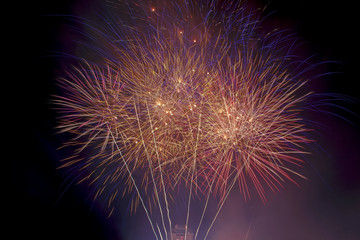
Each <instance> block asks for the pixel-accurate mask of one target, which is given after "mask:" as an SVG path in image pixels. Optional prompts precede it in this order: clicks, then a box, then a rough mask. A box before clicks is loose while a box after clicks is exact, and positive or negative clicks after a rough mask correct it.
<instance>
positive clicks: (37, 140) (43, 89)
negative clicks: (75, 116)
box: [3, 0, 360, 240]
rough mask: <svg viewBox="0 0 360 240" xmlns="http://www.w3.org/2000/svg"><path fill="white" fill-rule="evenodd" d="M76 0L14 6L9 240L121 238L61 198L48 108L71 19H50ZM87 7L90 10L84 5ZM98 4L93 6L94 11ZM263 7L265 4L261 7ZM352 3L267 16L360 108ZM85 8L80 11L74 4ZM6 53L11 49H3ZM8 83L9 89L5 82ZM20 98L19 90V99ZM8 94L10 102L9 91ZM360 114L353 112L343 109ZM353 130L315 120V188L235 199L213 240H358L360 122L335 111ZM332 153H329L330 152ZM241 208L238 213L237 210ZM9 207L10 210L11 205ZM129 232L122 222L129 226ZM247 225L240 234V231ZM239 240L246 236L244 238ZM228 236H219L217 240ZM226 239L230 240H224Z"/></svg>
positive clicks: (102, 219) (302, 5)
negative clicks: (57, 53) (289, 31)
mask: <svg viewBox="0 0 360 240" xmlns="http://www.w3.org/2000/svg"><path fill="white" fill-rule="evenodd" d="M74 2H75V1H69V0H63V1H42V0H40V1H35V2H34V1H31V2H26V3H23V4H20V3H19V5H20V6H14V9H19V8H21V10H20V11H17V12H18V13H19V14H18V15H20V16H18V17H19V18H21V20H20V21H15V20H12V22H13V23H12V25H13V29H12V31H11V32H13V36H15V39H16V43H15V42H14V43H15V44H14V45H15V47H14V48H15V50H16V51H15V52H16V56H15V62H14V64H12V65H15V66H16V69H15V70H12V71H13V76H16V77H15V80H13V79H10V81H12V83H11V85H13V86H12V88H11V90H10V93H9V95H11V96H12V98H14V99H16V101H13V103H14V107H13V109H12V111H11V112H15V115H14V116H15V120H14V121H13V123H16V124H15V125H16V126H15V127H14V129H16V131H11V134H10V135H11V138H10V139H11V140H10V141H9V142H10V144H11V147H12V148H11V152H12V153H11V154H10V155H4V157H3V159H6V161H7V162H10V165H11V172H10V173H11V174H10V175H11V177H10V184H8V183H5V184H6V185H10V190H11V191H10V194H9V195H6V196H7V197H8V198H9V199H10V205H9V206H10V207H9V208H10V212H11V214H10V216H9V223H10V225H11V227H12V228H11V229H12V230H11V235H12V236H13V237H11V238H10V239H21V238H20V237H18V236H27V237H30V236H31V237H32V238H36V239H121V234H122V233H121V231H120V230H119V227H118V226H116V224H119V225H121V223H119V222H117V223H115V222H116V221H120V220H119V219H115V220H114V219H113V220H112V219H110V220H107V219H106V215H104V214H102V212H101V210H100V209H99V208H98V207H97V206H96V204H95V206H92V203H91V201H89V200H88V194H87V193H86V191H85V190H83V189H82V188H81V186H70V187H69V189H68V190H67V191H66V192H65V194H63V195H62V190H63V189H64V187H63V186H62V184H63V183H64V181H65V180H66V176H64V175H62V174H61V172H59V171H58V170H56V167H57V166H58V161H59V160H60V159H62V158H63V157H64V156H62V155H61V154H60V153H59V152H58V151H57V150H56V149H57V148H58V147H59V146H60V145H61V141H62V137H61V136H58V135H55V134H54V133H55V131H54V126H55V116H56V114H55V111H54V110H53V109H51V107H50V105H49V101H50V99H51V94H54V93H55V91H56V86H55V83H54V82H55V81H54V77H55V76H56V75H58V73H59V72H58V71H59V69H57V67H58V65H57V64H58V62H57V60H56V57H54V56H53V55H54V52H53V51H54V50H61V38H64V36H61V34H59V33H61V32H62V31H63V28H64V27H65V25H64V20H63V19H62V18H60V17H49V15H56V14H73V11H74V6H75V4H74ZM77 2H86V1H77ZM89 2H94V1H88V2H87V3H88V4H89V5H86V4H83V7H84V8H86V7H88V6H91V3H89ZM257 2H258V4H259V6H261V5H265V4H266V3H267V2H268V1H263V0H258V1H257ZM355 3H356V2H354V1H325V0H304V1H285V0H272V1H270V3H269V4H268V8H267V10H266V12H265V13H272V14H271V15H270V16H269V17H268V21H269V22H271V23H272V24H275V23H277V24H279V25H282V26H280V27H292V28H293V29H294V31H295V32H296V33H297V37H298V38H299V39H300V41H303V42H304V44H305V48H304V49H306V51H307V53H305V54H310V55H313V54H314V59H315V60H318V61H336V62H337V63H329V64H326V65H325V66H324V68H323V70H325V71H327V72H338V73H336V74H332V75H330V76H326V77H324V78H323V79H322V80H321V82H320V83H317V84H319V89H321V90H324V91H326V92H332V93H341V94H346V95H348V96H351V97H353V98H356V99H358V100H359V99H360V90H359V84H358V82H360V78H359V63H360V61H359V43H358V39H359V37H358V36H357V34H358V31H359V23H360V21H359V17H358V16H359V14H358V10H357V8H356V7H355V5H354V4H355ZM76 6H77V9H79V6H82V5H79V4H76ZM4 47H5V48H6V46H4ZM5 81H6V80H5ZM17 89H20V91H18V90H17ZM4 94H7V93H6V91H4ZM340 104H342V106H344V107H345V108H347V109H348V110H350V111H352V112H354V114H358V115H360V111H359V105H358V104H356V103H344V102H343V103H340ZM328 110H329V111H331V112H335V113H337V114H340V115H342V116H343V117H344V118H345V119H347V120H348V121H349V122H351V123H349V122H348V121H345V120H343V119H340V118H336V117H330V116H326V117H318V116H314V117H315V118H318V119H320V120H321V121H323V123H322V124H323V126H324V128H322V129H320V130H319V134H318V138H319V145H320V147H321V148H322V149H324V151H320V150H319V151H318V152H315V153H314V154H313V155H312V156H311V157H309V162H310V164H309V165H307V166H306V167H307V168H308V169H307V170H306V171H305V172H306V174H308V175H307V176H308V178H309V181H302V182H300V184H301V185H302V186H301V187H300V188H297V187H296V186H294V185H289V188H287V189H286V190H284V191H283V192H281V193H279V194H276V195H274V196H271V197H270V198H269V202H268V204H267V205H265V206H264V205H262V204H258V203H257V202H254V203H251V204H243V203H240V204H238V202H239V201H241V199H238V196H236V195H235V196H234V197H233V198H232V199H230V200H229V204H228V207H226V208H225V209H224V211H223V214H222V215H221V217H220V218H219V225H218V227H217V228H215V230H214V239H215V240H216V239H224V240H227V239H228V240H232V239H238V238H237V237H235V236H236V235H237V236H239V235H241V234H243V232H244V231H246V230H247V229H248V228H249V226H250V225H251V228H250V232H249V239H254V240H262V239H277V240H287V239H293V240H297V239H299V240H300V239H329V240H332V239H334V240H335V239H348V240H353V239H354V240H355V239H358V237H359V236H360V231H359V227H358V226H357V225H358V223H359V222H360V207H359V206H360V179H359V176H360V174H359V173H360V127H359V126H360V125H359V123H360V121H359V117H356V116H354V115H352V114H349V113H346V112H344V111H341V110H339V109H338V108H334V107H330V106H329V107H328ZM325 152H326V153H325ZM235 205H237V206H235ZM5 207H6V208H7V206H5ZM122 224H123V223H122ZM239 225H241V227H238V226H239ZM239 231H240V232H241V233H240V232H239ZM220 236H222V237H220ZM224 236H225V237H224Z"/></svg>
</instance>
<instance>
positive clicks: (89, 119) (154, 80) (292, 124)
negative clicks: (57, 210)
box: [55, 0, 311, 209]
mask: <svg viewBox="0 0 360 240" xmlns="http://www.w3.org/2000/svg"><path fill="white" fill-rule="evenodd" d="M108 4H110V5H111V8H112V9H113V10H114V11H117V9H118V10H119V11H120V10H121V11H120V13H121V14H119V15H114V14H113V15H110V14H109V15H108V16H104V18H105V19H104V22H103V23H101V24H99V23H92V22H90V21H89V20H86V19H81V18H77V17H74V19H75V21H77V22H79V21H81V22H82V23H83V25H84V26H86V30H84V31H83V34H84V35H85V37H87V38H88V39H89V42H88V44H84V45H86V46H87V47H89V49H90V51H92V52H93V54H94V55H97V56H99V57H98V58H99V59H100V60H99V59H98V60H97V61H90V60H81V61H79V64H78V65H77V66H75V67H73V69H72V70H71V71H68V72H67V74H66V76H65V77H63V78H60V79H59V85H60V86H61V87H62V89H63V92H62V94H61V95H60V96H57V97H56V100H55V102H56V105H57V107H58V108H59V112H60V113H61V117H60V123H59V129H60V131H61V132H69V133H71V134H72V135H73V136H74V137H73V139H72V140H70V141H69V142H67V143H66V144H65V145H66V146H71V147H74V148H76V151H75V154H74V156H72V157H71V158H68V159H65V160H64V161H63V163H62V167H63V168H69V169H72V170H73V171H74V172H76V175H77V179H78V182H83V181H85V182H88V183H89V184H91V185H93V186H94V188H95V193H94V197H95V198H97V197H98V196H100V195H102V194H104V193H105V192H106V193H107V196H108V197H107V204H108V205H109V207H111V206H112V205H113V203H114V202H116V201H115V200H116V199H117V198H121V197H123V196H125V195H131V194H133V193H134V192H137V193H139V194H140V192H141V194H142V195H143V196H144V200H143V199H139V198H138V197H136V198H134V201H133V209H135V208H136V206H137V205H138V204H139V200H141V201H148V202H149V204H150V205H153V206H156V202H157V199H159V198H160V197H164V198H165V200H166V202H167V201H168V200H169V199H172V198H173V195H174V194H176V189H177V188H179V186H185V187H187V188H188V189H192V192H193V193H194V194H193V196H195V195H196V196H199V197H201V196H204V197H205V198H207V197H208V196H209V195H214V196H217V197H219V199H225V198H226V197H227V195H228V194H229V191H230V189H231V188H232V187H233V185H234V183H237V185H238V186H239V190H240V191H241V192H242V193H243V195H244V198H245V199H249V198H250V196H251V191H250V189H255V192H257V194H258V195H259V196H260V197H261V199H262V200H263V201H265V200H266V196H265V192H266V191H265V190H266V188H267V189H270V190H272V191H278V190H279V187H282V186H283V182H285V181H291V182H295V181H294V180H293V178H294V176H296V175H297V176H300V177H301V175H300V174H298V173H297V172H296V170H295V169H297V166H302V165H303V161H302V160H301V156H302V155H303V154H304V153H306V151H305V150H304V145H305V144H306V143H309V142H310V140H309V139H308V138H307V137H306V135H307V132H308V131H309V129H308V128H307V127H306V126H305V124H304V123H303V122H304V121H303V120H302V118H301V116H300V112H301V111H302V107H301V106H302V103H303V102H304V100H305V99H307V98H308V97H309V95H311V93H310V92H306V91H305V90H304V88H303V85H304V84H305V82H306V79H302V78H301V77H300V76H301V74H299V72H297V71H295V70H294V69H296V68H294V67H290V66H294V64H295V62H294V61H293V60H292V59H293V56H291V45H290V44H289V42H291V43H293V42H292V41H290V38H289V37H287V35H286V34H285V33H284V32H281V31H272V32H265V33H264V30H261V29H260V28H259V27H258V25H259V23H260V21H259V20H258V16H259V14H258V13H259V12H258V11H256V10H252V9H251V8H248V7H246V6H245V4H242V3H236V2H230V1H221V3H220V2H218V1H188V0H183V1H181V0H179V1H175V0H171V1H152V2H142V1H131V3H123V2H122V1H120V2H117V1H109V2H108ZM120 15H121V16H120ZM94 39H95V40H94ZM287 46H289V47H287ZM84 156H85V157H84ZM109 192H110V193H109ZM165 193H166V194H165ZM171 193H172V194H171ZM143 204H144V202H143Z"/></svg>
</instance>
